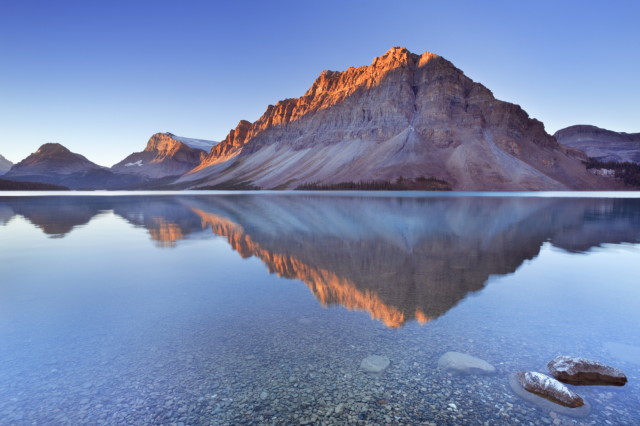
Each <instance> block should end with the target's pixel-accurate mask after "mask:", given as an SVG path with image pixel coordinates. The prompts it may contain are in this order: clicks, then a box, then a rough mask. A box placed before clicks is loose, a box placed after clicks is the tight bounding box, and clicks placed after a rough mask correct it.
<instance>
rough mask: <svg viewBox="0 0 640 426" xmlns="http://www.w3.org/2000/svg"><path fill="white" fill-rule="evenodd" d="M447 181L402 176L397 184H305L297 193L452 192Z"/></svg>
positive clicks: (373, 182)
mask: <svg viewBox="0 0 640 426" xmlns="http://www.w3.org/2000/svg"><path fill="white" fill-rule="evenodd" d="M450 190H451V187H450V186H449V183H448V182H447V181H444V180H442V179H437V178H434V177H429V178H426V177H424V176H420V177H418V178H415V179H405V178H403V177H402V176H401V177H399V178H398V179H396V181H395V182H392V181H389V180H386V181H368V182H365V181H362V182H339V183H326V184H323V183H320V182H310V183H303V184H302V185H299V186H298V187H297V188H296V191H450Z"/></svg>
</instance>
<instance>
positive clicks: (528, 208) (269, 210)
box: [0, 194, 640, 327]
mask: <svg viewBox="0 0 640 426" xmlns="http://www.w3.org/2000/svg"><path fill="white" fill-rule="evenodd" d="M61 199H62V201H64V202H65V205H66V207H65V208H68V209H69V211H74V212H76V215H75V216H71V215H70V216H64V215H62V214H61V213H60V212H58V213H56V211H65V212H66V211H67V210H64V209H63V208H62V207H61V206H60V201H59V200H61ZM34 200H35V199H31V200H25V199H9V200H8V201H7V199H5V200H4V201H0V210H2V211H7V209H12V210H13V211H14V212H15V213H17V214H21V215H23V216H25V217H27V218H28V219H29V220H31V221H32V222H34V223H35V224H37V225H38V226H40V227H41V228H42V229H43V230H44V231H45V232H51V229H56V230H62V229H66V230H67V231H66V232H68V230H70V229H71V228H72V227H73V225H70V221H71V220H72V219H73V220H77V221H78V224H80V223H86V222H87V221H88V220H89V219H90V218H91V212H94V213H93V214H95V213H97V212H99V211H104V210H110V211H113V212H114V213H115V214H117V215H120V216H122V217H123V218H125V219H126V220H128V221H129V222H130V223H133V224H134V225H136V226H143V227H145V228H146V229H148V230H149V233H150V234H151V236H152V238H153V239H154V240H155V241H157V242H158V245H159V246H172V245H173V244H174V243H175V242H176V241H177V240H179V239H182V238H184V237H185V236H187V235H188V234H189V233H193V232H196V231H201V230H203V229H206V228H211V229H212V230H213V232H214V233H215V234H216V235H220V236H223V237H224V238H226V239H227V240H228V242H229V244H230V245H231V246H232V247H233V248H234V249H235V250H236V251H238V253H239V254H240V255H241V256H242V257H250V256H255V257H257V258H258V259H260V260H261V261H262V262H264V263H265V265H266V266H267V268H268V269H269V271H270V272H272V273H277V274H278V275H279V276H282V277H285V278H290V279H299V280H302V281H303V282H305V283H306V285H307V286H308V287H309V288H310V289H311V291H312V292H313V293H314V295H315V296H316V298H317V299H318V300H319V301H320V302H321V303H322V304H323V305H325V306H330V305H341V306H345V307H347V308H349V309H356V310H361V311H367V312H369V313H370V314H371V315H372V316H373V317H374V318H377V319H379V320H381V321H383V322H384V323H385V324H387V325H388V326H389V327H400V326H402V325H403V324H405V323H406V322H408V321H411V320H413V319H416V320H418V321H420V322H425V321H428V320H429V319H432V318H436V317H438V316H440V315H443V314H444V313H445V312H447V310H449V309H451V308H452V307H453V306H455V305H456V304H457V303H458V302H459V301H460V300H462V299H464V298H465V297H466V295H467V294H468V293H469V292H473V291H478V290H480V289H482V288H483V286H484V284H485V282H486V281H487V279H488V278H489V276H490V275H504V274H509V273H512V272H514V271H515V270H516V269H517V268H518V267H519V266H520V265H521V264H522V262H523V261H525V260H527V259H532V258H533V257H535V256H536V255H537V254H538V253H539V251H540V247H541V246H542V244H543V243H544V242H546V241H550V242H551V243H552V244H554V245H556V246H557V247H561V248H563V249H566V250H568V251H572V252H580V251H585V250H588V249H589V248H591V247H594V246H597V245H599V244H602V243H622V242H629V243H638V242H640V200H633V199H627V200H624V199H577V198H574V199H561V198H516V197H496V198H487V197H444V198H435V197H434V198H383V197H368V198H362V197H348V196H322V195H320V196H307V195H303V194H297V195H273V194H263V195H235V196H234V195H225V196H213V197H207V196H179V197H158V196H155V197H148V198H146V197H140V196H138V197H60V198H49V199H46V198H39V199H38V201H39V203H40V204H37V203H36V204H35V205H34ZM47 200H49V201H47ZM47 205H48V207H47ZM56 209H57V210H56ZM60 209H62V210H60ZM47 214H48V215H49V217H47ZM63 216H64V220H61V219H60V218H61V217H63ZM55 224H58V225H57V226H58V228H56V227H55ZM61 224H63V225H61Z"/></svg>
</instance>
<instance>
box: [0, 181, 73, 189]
mask: <svg viewBox="0 0 640 426" xmlns="http://www.w3.org/2000/svg"><path fill="white" fill-rule="evenodd" d="M0 191H69V188H67V187H66V186H60V185H53V184H50V183H40V182H20V181H14V180H5V179H0Z"/></svg>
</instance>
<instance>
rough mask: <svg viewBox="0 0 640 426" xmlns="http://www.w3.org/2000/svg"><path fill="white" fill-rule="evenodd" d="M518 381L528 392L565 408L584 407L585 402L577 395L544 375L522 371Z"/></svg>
mask: <svg viewBox="0 0 640 426" xmlns="http://www.w3.org/2000/svg"><path fill="white" fill-rule="evenodd" d="M518 380H519V381H520V384H521V385H522V387H523V388H524V390H526V391H527V392H531V393H534V394H536V395H538V396H541V397H543V398H545V399H548V400H549V401H551V402H555V403H556V404H560V405H562V406H564V407H569V408H578V407H582V406H583V405H584V400H583V399H582V398H581V397H580V395H578V394H577V393H575V392H573V391H572V390H570V389H569V388H568V387H566V386H565V385H563V384H562V383H560V382H559V381H557V380H556V379H554V378H551V377H549V376H547V375H544V374H542V373H535V372H531V371H522V372H520V373H518Z"/></svg>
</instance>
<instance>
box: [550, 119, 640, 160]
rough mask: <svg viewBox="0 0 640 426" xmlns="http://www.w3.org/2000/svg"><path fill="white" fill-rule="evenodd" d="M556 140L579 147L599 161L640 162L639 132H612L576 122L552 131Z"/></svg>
mask: <svg viewBox="0 0 640 426" xmlns="http://www.w3.org/2000/svg"><path fill="white" fill-rule="evenodd" d="M554 136H555V138H556V139H557V140H558V142H560V143H562V144H563V145H566V146H569V147H572V148H576V149H580V150H582V151H584V152H585V154H586V155H588V156H589V157H592V158H595V159H597V160H599V161H603V162H607V161H616V162H625V161H630V162H634V163H640V133H624V132H614V131H612V130H607V129H603V128H600V127H596V126H591V125H588V124H578V125H575V126H569V127H566V128H564V129H560V130H558V131H557V132H555V133H554Z"/></svg>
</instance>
